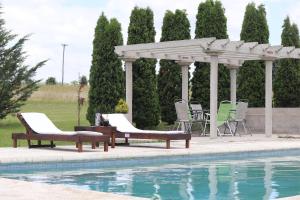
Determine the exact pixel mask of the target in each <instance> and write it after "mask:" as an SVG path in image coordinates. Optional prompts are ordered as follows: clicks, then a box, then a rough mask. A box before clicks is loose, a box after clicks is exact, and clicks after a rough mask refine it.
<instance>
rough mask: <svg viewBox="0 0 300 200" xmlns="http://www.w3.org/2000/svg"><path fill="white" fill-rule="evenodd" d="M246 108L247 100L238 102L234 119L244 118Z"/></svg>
mask: <svg viewBox="0 0 300 200" xmlns="http://www.w3.org/2000/svg"><path fill="white" fill-rule="evenodd" d="M247 110H248V102H238V103H237V106H236V114H235V119H237V120H244V119H246V114H247Z"/></svg>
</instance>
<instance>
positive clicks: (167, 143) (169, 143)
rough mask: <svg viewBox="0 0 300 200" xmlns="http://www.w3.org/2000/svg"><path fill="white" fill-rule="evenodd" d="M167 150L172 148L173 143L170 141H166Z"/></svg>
mask: <svg viewBox="0 0 300 200" xmlns="http://www.w3.org/2000/svg"><path fill="white" fill-rule="evenodd" d="M166 148H167V149H170V148H171V142H170V140H166Z"/></svg>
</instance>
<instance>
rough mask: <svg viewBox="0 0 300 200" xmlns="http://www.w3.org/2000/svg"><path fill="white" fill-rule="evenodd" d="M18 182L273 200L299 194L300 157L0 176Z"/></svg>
mask: <svg viewBox="0 0 300 200" xmlns="http://www.w3.org/2000/svg"><path fill="white" fill-rule="evenodd" d="M0 176H2V177H7V178H14V179H20V180H27V181H34V182H44V183H50V184H64V185H66V186H69V187H75V188H81V189H89V190H96V191H103V192H112V193H117V194H123V195H131V196H138V197H147V198H151V199H162V200H167V199H170V200H201V199H218V200H219V199H230V200H231V199H247V200H250V199H255V200H256V199H275V198H280V197H287V196H294V195H299V194H300V157H297V156H296V157H295V156H290V157H270V158H268V159H266V158H256V159H251V160H248V161H245V160H227V161H194V160H190V161H187V160H182V161H179V162H177V163H173V164H157V165H151V166H144V165H142V166H139V165H138V164H136V165H134V166H130V167H128V166H127V167H125V168H122V167H117V168H115V167H105V168H100V169H99V168H90V167H89V168H77V169H76V168H72V169H71V170H70V169H69V170H68V169H56V170H49V169H44V170H32V169H31V170H28V169H23V170H22V169H19V170H18V171H14V172H12V171H6V172H3V171H2V172H1V171H0Z"/></svg>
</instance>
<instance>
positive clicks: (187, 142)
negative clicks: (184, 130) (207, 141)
mask: <svg viewBox="0 0 300 200" xmlns="http://www.w3.org/2000/svg"><path fill="white" fill-rule="evenodd" d="M185 148H187V149H188V148H190V140H185Z"/></svg>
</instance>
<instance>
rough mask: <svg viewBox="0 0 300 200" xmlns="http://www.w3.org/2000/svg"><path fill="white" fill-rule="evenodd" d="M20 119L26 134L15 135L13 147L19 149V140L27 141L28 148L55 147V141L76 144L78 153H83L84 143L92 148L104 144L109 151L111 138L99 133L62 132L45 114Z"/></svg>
mask: <svg viewBox="0 0 300 200" xmlns="http://www.w3.org/2000/svg"><path fill="white" fill-rule="evenodd" d="M17 117H18V119H19V120H20V121H21V123H22V124H23V125H24V126H25V128H26V133H13V134H12V139H13V147H15V148H16V147H17V141H18V140H27V142H28V147H29V148H34V147H51V148H53V147H55V145H54V143H53V141H71V142H75V143H76V147H77V148H78V152H82V145H83V142H89V143H91V144H92V148H93V149H94V148H95V147H96V143H99V142H103V143H104V151H108V143H109V139H110V137H109V136H108V135H103V134H102V133H98V132H91V131H76V132H73V131H61V130H60V129H58V128H57V127H56V126H55V125H54V124H53V123H52V122H51V120H50V119H49V118H48V117H47V116H46V115H45V114H43V113H18V114H17ZM31 140H37V141H38V144H37V145H32V144H31ZM42 140H46V141H50V145H42V144H41V141H42Z"/></svg>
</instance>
